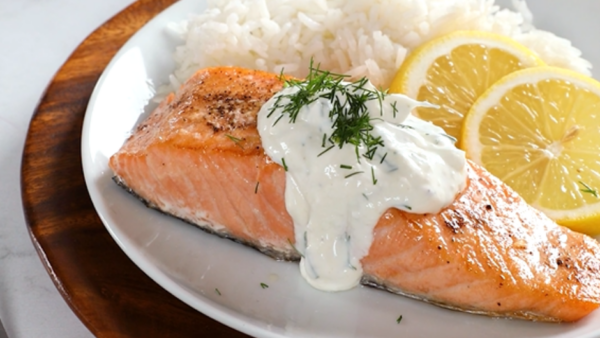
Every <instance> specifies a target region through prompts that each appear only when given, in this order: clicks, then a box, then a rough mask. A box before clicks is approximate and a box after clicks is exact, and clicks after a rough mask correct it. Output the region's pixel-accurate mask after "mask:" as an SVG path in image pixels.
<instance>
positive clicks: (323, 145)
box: [321, 133, 327, 148]
mask: <svg viewBox="0 0 600 338" xmlns="http://www.w3.org/2000/svg"><path fill="white" fill-rule="evenodd" d="M326 141H327V133H323V143H321V147H323V148H325V142H326Z"/></svg>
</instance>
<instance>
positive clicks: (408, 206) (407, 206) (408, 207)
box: [403, 204, 412, 210]
mask: <svg viewBox="0 0 600 338" xmlns="http://www.w3.org/2000/svg"><path fill="white" fill-rule="evenodd" d="M403 207H404V208H406V209H407V210H412V208H411V207H410V205H406V204H404V205H403Z"/></svg>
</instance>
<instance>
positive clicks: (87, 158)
mask: <svg viewBox="0 0 600 338" xmlns="http://www.w3.org/2000/svg"><path fill="white" fill-rule="evenodd" d="M531 2H532V3H531V5H532V8H533V10H534V15H537V18H538V19H539V20H540V21H544V20H547V21H548V22H550V23H552V24H553V25H555V26H556V27H557V28H565V33H564V34H566V35H567V36H568V34H571V35H572V36H568V37H569V38H573V40H574V41H575V42H576V43H577V45H579V46H580V48H582V49H583V50H584V52H586V53H587V57H588V58H589V59H591V60H592V61H595V63H596V64H600V50H599V49H598V45H597V44H594V42H593V41H594V39H595V38H596V37H595V36H594V35H592V34H587V35H586V34H579V32H587V33H590V32H592V31H593V32H595V33H598V32H600V28H599V27H600V25H599V24H598V21H593V20H591V19H585V20H582V19H581V18H591V15H592V13H598V12H599V8H598V2H595V1H594V0H591V1H580V2H577V4H578V5H579V4H580V5H581V7H578V8H571V7H569V6H567V5H568V3H569V2H570V1H569V0H561V1H559V0H556V1H547V0H538V1H536V2H533V1H531ZM552 3H556V4H554V5H557V6H562V7H561V10H560V11H559V12H556V11H554V10H550V8H552V7H551V5H552ZM571 3H572V2H571ZM205 6H206V3H205V1H203V0H200V1H198V0H182V1H180V2H178V3H176V4H175V5H173V6H172V7H171V8H169V9H167V10H166V11H165V12H163V13H161V14H160V15H159V16H157V17H156V18H155V19H154V20H152V21H151V22H150V23H149V24H148V25H146V26H145V27H144V28H142V29H141V30H140V31H139V32H138V33H137V34H136V35H134V36H133V37H132V38H131V40H130V41H129V42H128V43H127V44H126V45H125V46H124V47H123V48H122V49H121V51H120V52H119V53H118V54H117V55H116V56H115V58H114V59H113V60H112V62H111V63H110V64H109V66H108V67H107V68H106V70H105V72H104V74H103V75H102V77H101V78H100V80H99V82H98V84H97V86H96V89H95V91H94V94H93V95H92V98H91V100H90V103H89V106H88V111H87V114H86V117H85V123H84V128H83V137H82V157H83V170H84V174H85V178H86V183H87V187H88V189H89V193H90V196H91V198H92V201H93V203H94V206H95V207H96V210H97V211H98V214H99V215H100V217H101V219H102V221H103V222H104V224H105V225H106V228H107V229H108V231H109V232H110V233H111V235H112V236H113V237H114V239H115V240H116V241H117V243H118V244H119V245H120V247H121V248H122V249H123V251H125V253H126V254H127V255H128V256H129V257H130V258H131V259H132V260H133V261H134V262H135V263H136V264H137V265H138V266H139V267H140V268H141V269H142V270H143V271H144V272H145V273H147V274H148V275H149V276H150V277H151V278H152V279H154V280H155V281H156V282H157V283H158V284H160V285H161V286H162V287H164V288H165V289H167V290H168V291H169V292H171V293H172V294H174V295H175V296H176V297H178V298H179V299H181V300H182V301H184V302H185V303H187V304H189V305H190V306H192V307H194V308H195V309H197V310H199V311H201V312H203V313H205V314H206V315H208V316H210V317H213V318H214V319H216V320H218V321H220V322H222V323H224V324H226V325H229V326H232V327H233V328H235V329H237V330H240V331H242V332H245V333H248V334H250V335H254V336H259V337H412V338H416V337H436V336H443V337H445V338H452V337H461V338H462V337H466V336H473V337H482V336H486V337H490V338H491V337H564V338H567V337H594V336H598V335H600V311H596V312H595V313H593V314H591V315H590V316H588V317H587V318H585V319H583V320H581V321H580V322H578V323H576V324H562V325H557V324H543V323H532V322H527V321H521V320H506V319H492V318H487V317H483V316H476V315H469V314H464V313H460V312H454V311H450V310H444V309H440V308H438V307H435V306H433V305H429V304H426V303H423V302H419V301H415V300H411V299H407V298H404V297H401V296H396V295H392V294H389V293H386V292H383V291H379V290H375V289H371V288H365V287H360V288H357V289H355V290H352V291H349V292H343V293H325V292H321V291H317V290H315V289H313V288H311V287H310V286H308V285H307V283H305V282H304V280H303V279H302V278H301V276H300V274H299V272H298V268H297V265H296V264H294V263H287V262H276V261H274V260H272V259H270V258H268V257H266V256H264V255H262V254H260V253H258V252H256V251H254V250H252V249H249V248H247V247H244V246H242V245H240V244H237V243H233V242H231V241H228V240H225V239H221V238H218V237H216V236H212V235H209V234H206V233H204V232H203V231H200V230H198V229H197V228H195V227H193V226H190V225H189V224H186V223H183V222H180V221H178V220H175V219H173V218H171V217H168V216H165V215H163V214H160V213H159V212H156V211H153V210H150V209H147V208H146V207H145V206H144V205H143V204H142V203H140V202H139V201H138V200H137V199H135V198H134V197H132V196H131V195H129V194H127V193H125V192H124V191H123V190H122V189H121V188H119V187H117V186H116V184H114V183H113V182H112V181H111V175H112V174H111V171H110V170H109V169H108V165H107V163H108V158H109V157H110V156H111V155H112V154H113V153H115V152H116V151H117V150H118V148H119V147H120V146H121V144H122V143H123V141H124V139H125V138H126V137H127V136H128V135H129V131H130V130H132V128H133V126H134V125H135V124H136V123H137V122H138V120H139V119H141V115H142V114H143V113H144V112H145V111H146V112H148V111H149V110H151V109H152V108H153V107H154V105H153V104H150V105H149V104H148V100H149V98H150V97H151V95H152V94H151V89H150V88H151V84H150V82H149V81H154V82H155V83H163V82H165V79H166V78H167V75H168V74H169V73H170V72H171V71H172V69H173V68H174V64H173V62H172V59H171V54H172V51H173V50H174V47H175V45H176V43H175V42H174V41H173V39H172V38H171V37H169V36H168V35H167V34H166V33H165V30H164V27H165V25H166V24H167V23H169V22H173V21H178V20H181V19H185V18H186V17H187V15H188V13H190V12H199V11H200V10H202V9H203V8H204V7H205ZM544 6H547V7H544ZM586 6H587V7H586ZM591 7H594V8H593V9H590V8H591ZM544 8H546V11H542V12H539V11H537V10H538V9H540V10H543V9H544ZM555 15H558V18H559V19H561V18H562V19H564V18H565V17H566V18H569V17H575V18H579V20H574V21H568V22H563V21H561V20H558V19H557V20H554V19H553V18H554V16H555ZM563 24H564V25H563ZM586 25H593V27H592V28H593V29H590V28H589V27H588V29H587V31H584V30H582V29H584V28H585V27H586ZM567 28H568V29H567ZM556 31H558V30H556ZM586 42H587V43H588V45H585V43H586ZM590 46H593V47H591V48H592V49H590ZM585 48H588V50H586V49H585ZM593 48H596V49H593ZM594 53H595V54H594ZM114 278H119V276H114ZM261 283H266V284H268V285H269V287H268V288H266V289H263V288H261V286H260V284H261ZM216 289H218V290H219V291H220V293H221V295H219V294H217V292H216ZM400 315H402V316H403V320H402V321H401V323H400V324H397V323H396V319H397V318H398V317H399V316H400Z"/></svg>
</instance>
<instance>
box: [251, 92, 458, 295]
mask: <svg viewBox="0 0 600 338" xmlns="http://www.w3.org/2000/svg"><path fill="white" fill-rule="evenodd" d="M364 88H366V89H367V90H372V91H374V90H375V88H373V86H371V85H370V84H367V85H366V86H365V87H364ZM298 90H299V89H298V88H297V87H294V86H292V87H286V88H284V89H283V90H282V91H280V92H279V93H278V94H276V95H275V96H274V97H273V98H272V99H271V100H270V101H268V102H267V103H266V104H265V105H264V106H263V107H262V109H261V111H260V112H259V115H258V131H259V133H260V136H261V138H262V144H263V147H264V149H265V151H266V153H267V155H268V156H269V157H270V158H271V159H272V160H273V161H275V162H277V163H279V164H280V165H282V166H284V168H287V172H286V190H285V202H286V207H287V211H288V212H289V214H290V215H291V217H292V219H293V221H294V227H295V236H296V238H295V246H296V249H297V250H298V251H299V252H300V253H301V254H302V255H303V256H302V259H301V262H300V271H301V273H302V276H304V278H305V279H306V280H307V281H308V283H310V284H311V285H312V286H313V287H315V288H317V289H320V290H326V291H341V290H347V289H351V288H353V287H355V286H357V285H358V284H359V282H360V279H361V276H362V267H361V263H360V260H361V258H363V257H364V256H365V255H367V254H368V251H369V248H370V246H371V242H372V240H373V228H374V227H375V225H376V223H377V221H378V220H379V218H380V217H381V215H382V214H383V213H384V212H385V211H386V210H387V209H388V208H392V207H394V208H398V209H401V210H404V211H407V212H412V213H419V214H425V213H437V212H439V211H440V210H441V209H443V208H444V207H446V206H448V205H450V204H451V203H452V202H453V201H454V199H455V197H456V195H457V194H458V193H459V192H460V191H462V189H464V187H465V184H466V159H465V155H464V152H463V151H461V150H459V149H457V148H456V147H455V145H454V140H453V139H452V138H451V137H449V136H447V135H446V134H445V133H444V131H443V129H441V128H439V127H436V126H434V125H433V124H431V123H429V122H425V121H423V120H420V119H418V118H416V117H414V116H412V115H411V114H410V111H411V110H412V109H413V108H415V107H417V106H423V105H425V104H423V103H419V102H417V101H414V100H412V99H410V98H408V97H406V96H403V95H397V94H387V95H386V96H385V97H384V99H383V100H378V99H375V100H370V101H368V102H367V103H366V107H367V108H368V110H369V115H370V116H371V118H372V119H371V125H372V126H373V130H372V131H371V134H372V135H373V136H381V139H382V141H383V146H379V147H378V148H377V150H376V152H375V153H374V156H372V159H371V160H369V159H368V158H366V157H365V156H363V154H364V153H365V152H367V147H365V146H364V145H361V146H359V148H358V154H359V155H360V156H357V151H356V147H355V146H354V145H353V144H345V145H343V146H342V147H341V148H340V147H339V146H335V147H334V148H332V149H331V150H329V151H326V152H325V153H323V154H321V155H319V154H320V153H322V152H323V151H324V150H325V149H327V148H328V147H329V146H330V145H331V143H327V144H326V146H325V147H323V135H324V134H326V135H331V133H332V132H333V130H334V128H333V127H332V120H331V119H330V117H329V112H330V111H331V110H332V109H333V105H332V103H331V102H332V101H331V100H329V99H325V98H319V99H317V100H316V101H314V102H312V103H311V104H309V105H305V106H303V107H302V108H301V109H300V111H299V112H298V115H297V118H296V120H295V121H294V122H291V121H290V119H289V115H288V114H284V113H282V109H281V108H278V107H281V106H285V105H286V104H288V103H289V102H290V99H289V98H288V97H286V96H289V95H292V94H294V93H296V92H297V91H298ZM360 90H363V89H360ZM336 95H337V97H338V98H339V100H340V101H341V102H346V97H344V96H343V95H342V94H336ZM278 96H282V97H281V98H280V99H279V102H277V100H278V99H277V98H278ZM274 104H277V107H276V108H277V109H274ZM282 114H284V116H283V117H282V118H281V119H280V120H279V121H277V120H278V118H279V117H280V116H281V115H282ZM269 115H270V116H269ZM394 115H395V116H394ZM275 121H277V123H275ZM384 156H385V157H384ZM350 167H351V168H350ZM375 180H376V181H375Z"/></svg>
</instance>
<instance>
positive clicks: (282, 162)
mask: <svg viewBox="0 0 600 338" xmlns="http://www.w3.org/2000/svg"><path fill="white" fill-rule="evenodd" d="M281 164H283V170H285V171H288V166H287V164H285V158H283V157H282V158H281Z"/></svg>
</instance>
